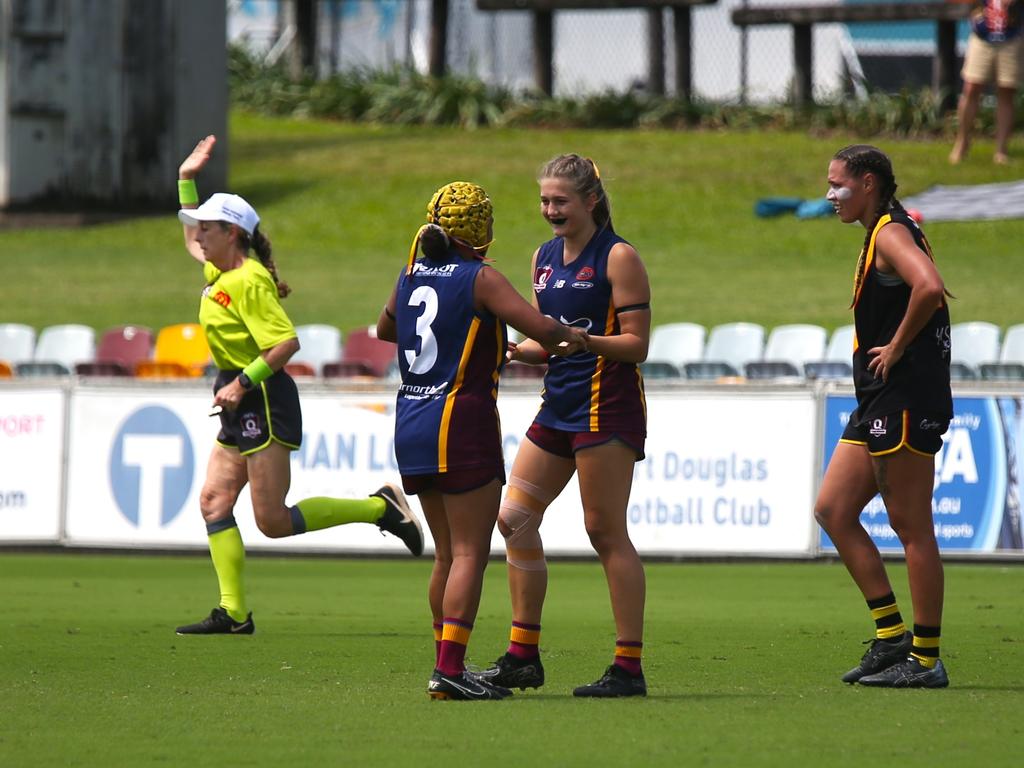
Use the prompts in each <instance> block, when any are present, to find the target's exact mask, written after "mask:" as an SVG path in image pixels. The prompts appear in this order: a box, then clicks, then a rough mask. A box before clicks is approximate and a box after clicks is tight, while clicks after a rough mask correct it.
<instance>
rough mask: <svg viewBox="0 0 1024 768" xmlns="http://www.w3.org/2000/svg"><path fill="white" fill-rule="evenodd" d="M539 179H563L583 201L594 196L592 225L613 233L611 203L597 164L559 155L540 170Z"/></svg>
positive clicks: (578, 157)
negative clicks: (595, 201) (595, 199)
mask: <svg viewBox="0 0 1024 768" xmlns="http://www.w3.org/2000/svg"><path fill="white" fill-rule="evenodd" d="M541 179H565V180H566V181H568V182H570V183H571V184H572V186H573V189H574V190H576V194H578V195H579V196H580V197H582V198H583V199H584V200H586V199H587V198H589V197H590V195H594V196H595V197H596V198H597V204H596V205H595V206H594V210H593V211H592V214H591V215H592V216H593V217H594V224H596V225H597V228H598V229H603V228H605V227H608V229H610V230H611V231H612V232H614V231H615V228H614V227H613V226H612V209H611V203H610V202H609V201H608V194H607V193H606V192H605V191H604V184H602V183H601V171H600V170H598V168H597V163H595V162H594V161H593V160H591V159H590V158H589V157H582V156H580V155H575V154H568V155H559V156H558V157H556V158H553V159H551V160H549V161H548V162H547V163H545V164H544V167H543V168H541V169H540V176H539V177H538V179H537V180H538V181H540V180H541Z"/></svg>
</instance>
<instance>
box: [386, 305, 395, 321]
mask: <svg viewBox="0 0 1024 768" xmlns="http://www.w3.org/2000/svg"><path fill="white" fill-rule="evenodd" d="M384 314H385V315H387V316H388V317H390V318H391V319H392V320H397V319H398V318H397V317H395V316H394V314H392V312H391V310H390V309H388V308H387V306H385V307H384Z"/></svg>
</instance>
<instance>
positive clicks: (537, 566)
mask: <svg viewBox="0 0 1024 768" xmlns="http://www.w3.org/2000/svg"><path fill="white" fill-rule="evenodd" d="M498 517H499V518H500V519H501V522H502V523H504V526H505V529H507V530H508V531H509V532H510V533H509V534H508V535H507V536H506V537H505V559H506V560H508V564H509V565H511V566H513V567H515V568H519V569H520V570H524V571H544V570H547V567H548V566H547V561H546V560H545V559H544V542H543V541H541V538H540V524H541V521H542V520H543V519H544V515H542V514H540V513H539V512H534V511H533V510H532V509H530V508H529V507H527V506H526V505H525V504H520V503H519V502H517V501H513V500H510V499H508V498H506V499H505V500H504V501H503V502H502V503H501V510H500V511H499V512H498Z"/></svg>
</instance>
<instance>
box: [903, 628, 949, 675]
mask: <svg viewBox="0 0 1024 768" xmlns="http://www.w3.org/2000/svg"><path fill="white" fill-rule="evenodd" d="M941 629H942V628H941V627H926V626H925V625H924V624H914V647H913V648H912V649H911V650H910V655H911V656H913V657H914V658H915V659H917V660H918V661H919V662H921V666H922V667H927V668H928V669H933V668H934V667H935V662H937V661H938V660H939V638H940V636H941V635H942V631H941Z"/></svg>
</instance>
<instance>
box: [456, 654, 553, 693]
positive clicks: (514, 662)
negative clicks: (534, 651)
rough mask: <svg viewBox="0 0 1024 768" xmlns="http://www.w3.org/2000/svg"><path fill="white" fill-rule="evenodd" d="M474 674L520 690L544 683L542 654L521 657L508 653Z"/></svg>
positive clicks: (493, 682) (480, 678) (491, 681)
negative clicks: (529, 657) (533, 656)
mask: <svg viewBox="0 0 1024 768" xmlns="http://www.w3.org/2000/svg"><path fill="white" fill-rule="evenodd" d="M472 674H473V676H474V677H476V678H477V679H479V680H485V681H487V682H488V683H491V684H492V685H500V686H504V687H505V688H518V689H519V690H520V691H525V690H526V689H527V688H540V687H541V686H542V685H544V665H543V664H541V663H540V656H538V657H537V658H535V659H520V658H519V657H518V656H513V655H512V654H511V653H506V654H505V655H503V656H501V657H499V658H498V659H497V661H495V662H494V663H493V664H492V665H491V666H489V667H488V668H487V669H484V670H481V671H480V672H474V673H472Z"/></svg>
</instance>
